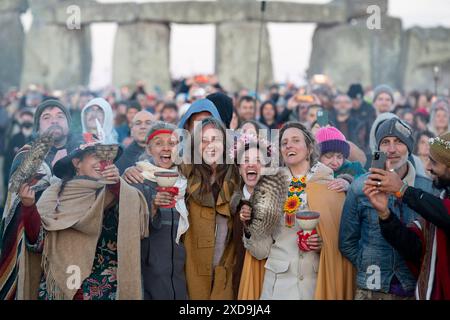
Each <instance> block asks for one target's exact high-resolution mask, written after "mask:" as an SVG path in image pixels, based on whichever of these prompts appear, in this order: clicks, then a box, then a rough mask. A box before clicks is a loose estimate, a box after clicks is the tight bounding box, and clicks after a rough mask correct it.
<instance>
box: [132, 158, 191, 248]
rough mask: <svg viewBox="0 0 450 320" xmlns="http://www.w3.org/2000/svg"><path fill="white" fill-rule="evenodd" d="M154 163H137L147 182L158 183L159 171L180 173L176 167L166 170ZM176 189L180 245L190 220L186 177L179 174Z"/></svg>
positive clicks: (177, 241) (177, 237) (150, 160)
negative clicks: (156, 175) (185, 197)
mask: <svg viewBox="0 0 450 320" xmlns="http://www.w3.org/2000/svg"><path fill="white" fill-rule="evenodd" d="M152 162H153V159H149V160H144V161H140V162H137V163H136V166H137V167H139V168H140V169H142V170H143V172H142V175H143V176H144V178H145V179H147V180H150V181H152V182H156V178H155V172H157V171H171V172H177V173H179V172H178V170H177V169H176V167H174V168H171V169H164V168H161V167H157V166H156V165H155V164H153V163H152ZM174 187H177V188H178V195H177V197H176V204H175V209H177V211H178V213H179V214H180V221H179V222H178V230H177V236H176V240H175V241H176V243H177V244H179V242H180V238H181V236H182V235H183V234H184V233H186V231H187V230H188V228H189V220H188V215H189V212H188V210H187V207H186V202H185V199H184V196H185V194H186V187H187V180H186V178H185V177H183V175H181V173H179V176H178V179H177V181H176V182H175V185H174Z"/></svg>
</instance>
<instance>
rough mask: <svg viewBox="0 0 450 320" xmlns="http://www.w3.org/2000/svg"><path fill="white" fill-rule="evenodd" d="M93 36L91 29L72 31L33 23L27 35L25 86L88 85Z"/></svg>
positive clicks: (69, 86)
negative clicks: (35, 84)
mask: <svg viewBox="0 0 450 320" xmlns="http://www.w3.org/2000/svg"><path fill="white" fill-rule="evenodd" d="M90 35H91V33H90V28H82V29H81V30H69V29H67V28H66V27H63V26H56V25H45V24H38V23H35V22H33V25H32V27H31V29H30V31H29V32H28V33H27V35H26V41H25V57H24V71H23V75H22V87H26V86H28V85H29V84H31V83H39V84H43V85H46V86H47V87H48V88H51V89H55V90H57V89H67V88H73V87H76V86H78V85H87V84H88V83H89V75H90V69H91V36H90Z"/></svg>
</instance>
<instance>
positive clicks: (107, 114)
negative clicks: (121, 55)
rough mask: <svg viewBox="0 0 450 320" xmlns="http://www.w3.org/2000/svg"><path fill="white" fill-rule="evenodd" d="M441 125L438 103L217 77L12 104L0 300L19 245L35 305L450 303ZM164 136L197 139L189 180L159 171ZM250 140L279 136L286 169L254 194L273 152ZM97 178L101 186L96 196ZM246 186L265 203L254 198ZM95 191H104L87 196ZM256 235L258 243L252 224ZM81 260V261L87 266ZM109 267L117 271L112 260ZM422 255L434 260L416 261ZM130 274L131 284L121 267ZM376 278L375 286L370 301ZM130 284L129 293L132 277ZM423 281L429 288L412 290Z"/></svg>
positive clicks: (41, 91) (183, 172) (10, 291)
mask: <svg viewBox="0 0 450 320" xmlns="http://www.w3.org/2000/svg"><path fill="white" fill-rule="evenodd" d="M195 121H200V126H194V122H195ZM449 122H450V99H449V97H447V96H439V95H436V94H433V93H431V92H418V91H413V92H408V93H404V92H400V91H398V90H395V89H393V88H391V87H389V86H388V85H384V84H381V85H378V86H376V87H374V88H371V87H363V85H361V84H357V83H355V84H352V85H350V86H349V88H346V90H338V89H337V88H335V87H333V85H331V84H330V81H317V79H314V78H313V79H312V80H311V82H310V83H308V84H307V85H305V86H300V87H298V86H295V85H293V84H273V85H270V86H268V87H267V88H266V89H265V90H263V91H260V92H254V91H252V90H249V89H246V88H243V89H241V90H239V91H238V92H227V91H226V88H223V87H222V86H221V85H220V83H219V81H218V79H217V77H215V76H196V77H192V78H186V79H181V80H177V81H174V82H173V86H172V90H170V91H168V92H166V93H157V92H153V91H152V90H151V89H149V88H147V87H146V86H145V84H144V83H143V82H138V83H137V84H136V86H134V87H133V88H129V87H122V88H108V89H105V90H102V91H101V92H92V91H89V90H87V89H78V90H67V91H50V90H46V89H45V88H43V87H41V86H39V85H32V86H30V87H29V88H28V89H27V90H25V91H24V92H20V91H18V90H14V89H11V90H10V91H9V92H7V93H5V94H3V95H2V97H1V101H0V155H1V156H2V162H0V165H1V166H2V168H1V169H2V174H3V181H2V188H3V191H2V195H3V199H2V203H5V201H6V200H8V201H6V209H5V212H4V214H3V220H2V227H1V229H0V231H1V232H2V237H3V238H2V248H1V249H2V251H0V253H1V254H2V255H1V261H0V270H3V271H2V272H4V273H5V276H4V279H10V280H8V281H5V283H3V284H2V283H0V284H2V286H0V289H1V291H0V295H1V296H2V298H15V297H16V296H17V294H19V293H18V292H19V291H20V289H17V290H16V285H15V283H16V281H18V280H17V279H18V278H19V277H21V275H20V276H19V272H18V271H14V272H11V271H10V270H19V264H18V262H17V264H16V265H14V266H12V265H13V264H12V262H11V261H13V262H14V261H15V260H12V258H11V257H16V259H17V261H19V260H20V257H21V254H22V253H21V250H20V249H18V248H19V246H17V243H21V241H20V239H22V237H23V235H24V234H26V237H24V239H25V238H26V241H25V240H24V243H25V245H24V246H26V248H27V250H25V251H28V250H31V251H32V252H39V253H42V254H43V257H42V259H43V260H42V267H43V272H42V273H41V274H40V275H38V277H40V279H38V280H40V281H38V282H39V291H38V294H39V298H41V299H60V298H61V299H64V298H69V299H95V298H101V299H116V298H117V297H120V298H130V299H136V298H142V297H143V298H146V299H260V298H261V299H354V298H355V299H412V298H413V297H414V296H415V297H416V298H427V299H430V298H431V299H450V292H449V286H448V284H450V274H449V273H448V270H449V268H448V267H449V266H450V259H449V258H450V256H449V250H448V249H450V245H449V242H448V232H449V230H450V228H449V225H450V223H449V218H448V215H447V211H448V210H449V208H450V206H449V205H450V202H449V200H448V187H449V186H448V182H449V180H450V173H449V172H450V171H449V161H448V159H449V157H450V153H449V150H450V142H449V136H448V132H449V130H450V128H449ZM177 127H178V128H182V129H186V130H188V131H189V132H190V133H191V134H194V136H195V134H199V135H201V144H200V145H201V147H200V150H197V149H196V148H195V147H194V148H193V149H192V150H191V152H192V155H193V156H194V155H195V154H196V152H200V153H201V155H200V157H201V159H202V160H203V162H202V164H201V165H197V164H191V163H182V164H181V165H178V166H177V165H175V164H174V159H173V154H172V149H173V148H174V147H175V145H176V142H174V141H173V135H172V133H173V132H174V130H175V128H177ZM226 129H231V130H234V131H236V132H237V130H238V129H240V131H239V132H240V133H239V134H236V136H235V140H233V141H234V143H235V144H236V146H235V149H233V150H234V151H232V152H233V154H234V157H235V160H237V159H240V158H242V159H244V160H245V161H243V162H236V163H233V164H229V163H227V164H224V163H223V162H220V160H223V158H225V155H226V154H227V153H228V152H229V150H227V149H226V147H227V146H226V143H225V141H224V138H225V136H226V131H225V130H226ZM260 129H279V130H280V131H279V141H277V142H279V148H280V154H279V156H280V158H281V159H282V167H283V168H279V169H280V171H278V172H279V174H275V175H268V176H267V178H265V179H266V180H263V179H262V178H261V176H262V174H261V170H262V168H263V167H264V166H263V165H261V163H260V162H261V161H260V160H261V159H262V158H263V157H264V156H267V155H269V156H274V154H270V153H271V152H273V149H270V148H269V149H264V148H263V145H265V144H267V145H270V142H267V141H265V140H264V139H262V138H261V137H260V136H259V130H260ZM46 130H47V131H46ZM45 132H50V133H51V134H52V135H53V138H54V139H55V140H54V142H53V145H52V147H51V148H50V149H49V150H50V151H49V153H48V154H47V156H46V157H45V161H44V164H43V165H42V166H41V167H40V170H41V171H43V172H44V173H43V175H42V177H41V178H40V179H41V180H39V181H38V182H37V184H36V185H34V186H31V185H28V184H24V185H22V186H21V187H20V189H18V190H12V186H13V185H14V183H15V181H13V180H14V179H17V180H20V179H18V178H17V177H14V175H13V173H14V172H15V171H16V170H19V169H18V168H19V167H20V163H21V162H22V161H24V160H23V159H24V157H25V156H24V154H26V152H27V151H28V150H29V147H27V145H30V144H31V143H32V142H33V141H34V140H35V139H36V138H37V137H43V136H44V135H45V134H44V133H45ZM94 133H95V137H96V138H101V141H102V143H104V144H119V145H121V148H120V152H119V154H118V156H117V158H116V159H115V160H114V161H115V164H114V165H113V164H111V165H110V166H107V167H106V168H103V169H102V173H101V174H100V173H99V170H98V169H93V168H94V167H95V168H96V166H97V163H95V164H94V162H95V161H97V160H98V159H97V160H95V157H96V155H95V153H94V152H93V151H92V150H94V149H90V148H94V145H93V144H92V143H93V142H92V141H87V140H89V136H91V137H92V134H94ZM241 133H242V135H241ZM83 139H84V141H83ZM252 139H256V140H255V141H256V143H255V144H250V143H249V141H250V140H252ZM240 143H241V145H240ZM80 145H81V146H80ZM267 145H266V146H267ZM24 146H25V147H24ZM24 148H25V149H24ZM270 150H272V151H270ZM376 151H382V152H384V153H385V154H386V155H387V161H386V164H385V166H384V167H382V168H380V167H377V164H376V163H373V162H374V161H376V159H375V160H374V158H373V155H374V152H376ZM183 152H185V153H186V152H187V151H186V150H184V151H183ZM91 157H92V158H91ZM242 159H241V160H242ZM250 159H253V160H255V162H252V161H250ZM90 161H91V162H90ZM163 169H164V170H169V171H170V170H172V171H173V172H177V176H178V173H179V176H178V180H177V183H176V192H174V191H173V190H172V189H167V190H166V191H161V189H158V188H159V187H158V186H157V184H156V181H157V172H158V171H159V170H163ZM20 170H25V169H20ZM41 171H39V172H41ZM173 172H172V173H173ZM46 176H48V179H47V180H46V178H45V177H46ZM53 177H56V178H58V179H59V182H58V183H57V184H55V183H54V181H53V180H52V179H53ZM86 177H87V178H86ZM100 178H104V179H106V180H108V181H109V182H111V183H110V184H107V186H106V187H105V186H104V185H102V186H101V185H100V184H97V183H98V181H100ZM149 181H150V182H149ZM261 181H264V183H265V184H264V187H266V188H268V189H267V190H261V189H262V188H263V187H262V186H259V189H258V188H255V186H256V185H258V183H260V182H261ZM287 181H288V182H289V183H288V185H286V183H287ZM432 182H433V185H432ZM261 183H262V182H261ZM8 186H9V191H10V192H9V193H8V199H7V197H6V194H7V191H8ZM77 188H84V189H83V190H85V191H84V192H85V193H82V192H81V191H80V189H77ZM95 188H97V189H98V190H100V189H101V190H102V191H99V192H98V193H95V196H93V195H94V193H92V192H91V191H92V190H93V189H95ZM137 190H139V191H140V192H137ZM13 191H14V192H13ZM438 191H439V192H441V191H443V193H442V195H441V198H439V196H438ZM173 192H174V193H173ZM286 192H287V194H288V197H287V200H286V202H284V203H280V201H281V199H284V198H285V194H286ZM39 197H42V198H41V199H40V200H39V201H38V198H39ZM83 197H84V198H83ZM98 197H100V198H101V199H104V200H102V202H101V203H99V202H98V201H97V199H98ZM103 197H104V198H103ZM81 198H83V199H85V201H84V200H83V201H79V199H81ZM234 198H236V199H237V202H236V203H235V202H234V200H233V199H234ZM418 198H420V199H422V198H423V201H422V202H420V203H418V202H416V201H417V199H418ZM258 199H259V200H258ZM441 200H442V202H441ZM77 201H78V202H80V207H79V208H78V207H77V206H78V205H77ZM252 201H253V204H254V205H255V203H256V204H257V203H258V202H257V201H260V202H261V203H265V206H264V209H261V208H259V207H258V206H254V207H253V208H252V207H251V206H250V203H251V202H252ZM171 204H173V206H172V207H171V206H170V205H171ZM55 205H56V209H55ZM168 208H175V209H168ZM430 208H432V209H430ZM60 209H61V211H62V212H64V213H65V214H63V215H62V216H61V220H63V221H60V222H58V221H57V220H58V213H59V210H60ZM252 210H253V212H252ZM261 210H263V211H264V210H266V211H264V217H261V216H259V220H258V215H261V214H262V213H261ZM280 210H282V211H283V218H282V219H281V220H280V218H279V217H280V216H277V212H278V213H279V211H280ZM308 210H311V211H313V212H320V220H319V221H320V222H319V225H318V229H319V233H317V232H315V231H314V232H313V233H311V234H309V233H306V230H300V231H299V230H297V229H296V228H293V226H294V225H295V217H296V212H300V211H308ZM96 211H99V212H102V214H103V215H96ZM148 211H149V212H148ZM308 212H309V211H308ZM133 213H136V214H133ZM21 215H22V216H23V217H24V218H23V219H24V222H23V224H21V223H20V221H21V220H20V219H22V218H21ZM149 215H150V217H149ZM271 215H273V216H276V217H278V218H277V219H274V218H272V220H271V218H270V217H271ZM419 215H421V216H422V217H423V218H425V220H427V221H430V222H431V223H428V222H427V223H426V224H425V223H424V221H423V220H421V219H418V216H419ZM99 217H103V220H101V219H100V218H99ZM255 217H256V219H255ZM309 218H311V217H309ZM309 218H308V219H309ZM66 219H67V220H66ZM74 219H75V220H76V221H77V222H74ZM86 219H90V220H86ZM174 219H175V220H174ZM265 219H266V220H265ZM16 220H17V221H16ZM262 220H265V222H266V224H265V225H264V226H261V225H258V223H257V222H255V221H262ZM416 220H417V225H418V226H419V225H420V227H419V229H417V230H414V231H412V229H411V224H412V223H414V222H416ZM86 221H89V222H90V223H92V224H95V225H99V226H101V228H100V229H101V230H100V231H99V233H98V234H96V237H90V238H89V237H88V236H87V235H88V234H89V232H88V230H89V224H88V223H86ZM119 221H120V224H119ZM123 226H126V228H125V227H123ZM433 228H434V229H433ZM73 230H77V231H81V233H80V232H78V233H77V232H73ZM423 230H427V231H423ZM430 230H431V233H429V232H430ZM435 230H438V231H436V232H435ZM132 231H133V232H132ZM434 232H435V233H434ZM139 234H140V235H141V239H142V240H141V239H139V237H138V235H139ZM319 234H320V235H319ZM430 234H433V236H431V237H429V238H427V237H428V236H429V235H430ZM165 237H166V238H165ZM433 237H436V240H433ZM169 238H170V241H166V240H167V239H169ZM44 239H45V241H44ZM140 240H141V242H139V241H140ZM430 241H431V242H430ZM433 241H434V242H433ZM44 243H45V246H44ZM72 243H79V244H80V245H78V246H72ZM433 243H434V244H433ZM435 243H438V244H437V249H436V248H434V247H433V246H436V244H435ZM81 244H84V245H85V246H82V245H81ZM430 244H431V245H430ZM139 246H141V252H142V256H141V253H139V252H140V250H138V249H139ZM88 247H89V248H92V250H94V249H95V250H96V251H95V252H96V254H95V255H93V253H94V251H92V252H91V253H92V259H93V262H92V261H90V262H89V259H91V258H90V255H88V254H87V253H86V248H88ZM61 248H72V249H71V250H73V253H72V254H73V256H74V257H75V258H76V259H78V260H79V261H81V262H82V263H83V266H84V269H82V272H83V274H84V276H85V278H84V281H83V285H82V287H81V288H79V289H78V291H76V290H75V291H74V290H73V289H70V288H69V289H67V288H62V287H61V286H59V287H58V285H60V284H61V283H64V281H63V276H64V275H65V273H64V270H63V268H62V267H61V266H62V264H64V263H63V262H68V261H70V259H71V258H70V254H69V253H68V252H67V251H66V250H62V249H61ZM121 250H122V252H123V250H126V251H127V255H129V261H127V262H125V261H124V260H123V259H122V260H120V255H119V256H117V252H119V251H121ZM436 250H437V252H438V256H439V258H438V259H437V260H436V255H434V256H431V253H430V252H435V251H436ZM89 252H90V251H89ZM169 253H170V254H169ZM23 254H25V253H23ZM429 254H430V256H428V255H429ZM118 257H119V258H118ZM433 257H434V258H433ZM428 258H429V259H430V260H427V259H428ZM433 259H434V260H433ZM78 260H77V261H78ZM139 260H140V262H141V268H138V267H137V265H136V263H134V264H133V262H137V263H138V264H139ZM61 261H62V262H61ZM61 263H62V264H61ZM89 263H91V264H89ZM92 263H93V267H92V270H91V269H90V266H91V265H92ZM4 265H6V266H7V268H6V267H3V266H4ZM373 265H376V266H377V267H378V268H381V270H380V275H379V277H380V281H381V282H380V283H378V284H376V285H375V287H373V286H372V285H371V284H370V283H369V281H370V274H369V273H370V272H369V271H370V270H371V269H370V268H371V267H372V266H373ZM168 267H170V268H169V269H171V272H168ZM1 268H5V269H1ZM22 268H23V267H22ZM430 268H431V270H432V272H431V273H430ZM8 270H9V273H7V272H8ZM25 270H28V269H25ZM125 270H132V271H133V272H128V273H126V272H125ZM140 272H142V279H141V277H137V276H134V275H135V274H139V273H140ZM116 275H119V277H116ZM0 276H2V277H3V275H1V274H0ZM121 277H122V278H121ZM430 277H431V278H433V277H434V282H433V281H431V282H430V281H428V282H427V281H425V280H424V279H429V278H430ZM118 278H119V279H122V281H123V282H122V283H129V285H124V286H123V287H122V286H121V285H120V283H119V282H120V281H118ZM330 279H333V280H332V281H331V280H330ZM141 281H142V289H143V292H141ZM424 283H426V284H427V285H425V286H423V284H424ZM13 284H14V285H13ZM416 284H417V292H415V289H416ZM17 287H19V285H17ZM355 290H356V291H355ZM20 293H22V291H20Z"/></svg>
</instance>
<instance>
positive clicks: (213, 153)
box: [206, 150, 216, 158]
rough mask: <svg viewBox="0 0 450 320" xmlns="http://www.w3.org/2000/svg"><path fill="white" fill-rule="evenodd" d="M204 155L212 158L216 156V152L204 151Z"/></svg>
mask: <svg viewBox="0 0 450 320" xmlns="http://www.w3.org/2000/svg"><path fill="white" fill-rule="evenodd" d="M206 155H207V156H209V157H211V158H214V157H215V156H216V151H215V150H210V151H206Z"/></svg>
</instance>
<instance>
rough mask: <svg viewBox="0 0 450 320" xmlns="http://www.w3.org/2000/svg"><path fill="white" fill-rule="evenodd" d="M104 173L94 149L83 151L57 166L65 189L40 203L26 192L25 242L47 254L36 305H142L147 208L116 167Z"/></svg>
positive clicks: (48, 192)
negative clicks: (118, 302) (142, 242)
mask: <svg viewBox="0 0 450 320" xmlns="http://www.w3.org/2000/svg"><path fill="white" fill-rule="evenodd" d="M100 167H101V166H100V160H99V158H97V156H96V151H95V146H94V145H84V146H81V147H80V148H78V149H76V150H75V151H73V152H72V153H71V154H69V155H68V156H66V157H65V158H63V159H61V160H59V161H58V162H57V163H56V164H55V166H54V173H55V175H56V176H57V177H58V178H60V179H62V182H60V183H56V184H53V185H51V186H50V187H49V188H48V189H47V190H46V191H45V192H44V193H43V194H42V196H41V198H40V200H39V202H38V203H37V204H35V200H34V199H35V198H34V193H33V192H32V191H30V189H29V188H28V187H27V186H26V185H25V186H23V187H22V189H21V193H20V196H21V198H22V201H23V204H24V216H25V228H26V234H27V237H28V239H30V241H31V242H32V243H35V244H36V246H38V247H40V248H41V249H42V266H43V272H42V273H41V275H40V276H41V277H40V285H39V289H37V288H35V289H34V288H29V289H27V290H32V291H34V290H36V291H38V292H39V299H43V300H59V299H64V300H67V299H68V300H72V299H75V300H115V299H128V300H129V299H133V300H134V299H141V298H142V290H141V277H140V263H139V261H140V250H139V248H140V239H141V237H144V236H146V235H147V234H148V218H149V213H148V208H147V204H146V202H145V199H144V197H143V196H142V194H141V193H140V192H138V191H137V190H136V189H135V188H132V187H130V186H129V185H128V184H127V183H126V182H125V181H123V180H121V179H120V177H119V171H118V169H117V168H116V167H115V165H110V166H107V167H106V168H105V170H104V171H101V169H100ZM104 180H106V183H107V186H105V182H100V181H104ZM25 272H26V274H30V275H33V274H34V273H36V272H38V273H39V272H40V270H25ZM35 276H36V275H35ZM33 278H34V277H33V276H32V277H31V279H33ZM37 279H38V281H37V282H38V283H39V275H37ZM36 285H37V283H36Z"/></svg>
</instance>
